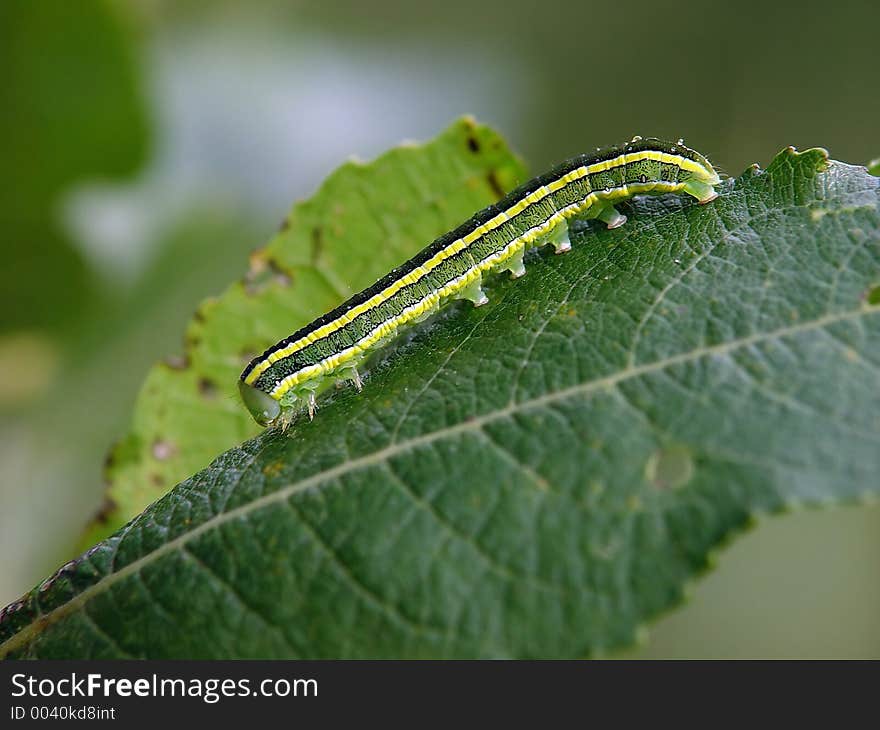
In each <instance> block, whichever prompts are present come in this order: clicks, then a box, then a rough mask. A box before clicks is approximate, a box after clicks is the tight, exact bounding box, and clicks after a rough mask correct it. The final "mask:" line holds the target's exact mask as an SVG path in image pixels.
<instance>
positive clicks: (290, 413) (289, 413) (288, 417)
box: [279, 408, 295, 433]
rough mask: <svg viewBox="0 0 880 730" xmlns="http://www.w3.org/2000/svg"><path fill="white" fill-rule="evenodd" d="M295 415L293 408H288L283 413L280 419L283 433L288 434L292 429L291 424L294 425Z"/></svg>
mask: <svg viewBox="0 0 880 730" xmlns="http://www.w3.org/2000/svg"><path fill="white" fill-rule="evenodd" d="M294 413H295V411H294V410H293V409H292V408H287V409H285V410H283V411H281V416H280V417H279V423H280V425H281V433H287V429H288V428H290V424H292V423H293V417H294Z"/></svg>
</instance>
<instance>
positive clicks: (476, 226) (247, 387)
mask: <svg viewBox="0 0 880 730" xmlns="http://www.w3.org/2000/svg"><path fill="white" fill-rule="evenodd" d="M719 183H720V178H719V176H718V173H717V172H716V171H715V169H714V168H713V167H712V165H711V164H710V163H709V161H708V160H707V159H706V158H705V157H704V156H703V155H701V154H699V153H698V152H696V151H694V150H692V149H690V148H688V147H685V146H684V144H683V143H682V141H681V140H679V141H678V142H675V143H670V142H663V141H662V140H659V139H653V138H650V139H643V138H641V137H634V138H633V139H632V141H630V142H628V143H626V144H623V145H617V146H613V147H608V148H605V149H597V150H596V152H593V153H588V154H583V155H578V156H576V157H572V158H571V159H569V160H566V161H565V162H562V163H561V164H559V165H557V166H556V167H554V168H553V169H552V170H550V171H549V172H548V173H546V174H544V175H540V176H538V177H536V178H534V179H532V180H530V181H529V182H527V183H525V184H524V185H521V186H520V187H518V188H517V189H516V190H514V191H512V192H511V193H509V194H508V195H506V196H505V197H504V198H502V199H501V200H500V201H499V202H498V203H495V204H494V205H490V206H489V207H487V208H485V209H483V210H481V211H479V212H478V213H476V214H475V215H474V216H473V217H472V218H470V219H469V220H467V221H466V222H464V223H462V224H461V225H460V226H459V227H458V228H455V229H454V230H452V231H450V232H449V233H446V234H445V235H443V236H440V238H438V239H437V240H435V241H434V242H433V243H431V244H430V245H429V246H427V247H425V248H424V249H422V250H421V251H420V252H419V253H417V254H416V255H415V256H413V258H411V259H410V260H409V261H407V262H406V263H404V264H403V265H402V266H400V267H399V268H396V269H394V270H393V271H391V272H390V273H389V274H387V275H386V276H385V277H383V278H382V279H380V280H379V281H377V282H376V283H375V284H373V285H372V286H371V287H369V288H367V289H364V290H363V291H362V292H360V293H358V294H355V295H354V296H352V297H351V298H350V299H349V300H348V301H346V302H343V303H342V304H341V305H339V306H338V307H337V308H336V309H334V310H333V311H331V312H328V313H327V314H325V315H323V316H322V317H319V318H318V319H316V320H315V321H314V322H312V323H311V324H308V325H306V326H305V327H303V328H302V329H300V330H297V331H296V332H294V333H293V334H292V335H290V336H289V337H285V338H284V339H283V340H281V341H280V342H278V343H277V344H275V345H273V346H272V347H270V348H269V349H268V350H266V351H265V352H264V353H263V354H262V355H260V356H259V357H255V358H254V359H253V360H251V362H250V363H249V364H248V366H247V367H246V368H245V369H244V371H243V372H242V374H241V377H240V378H239V382H238V386H239V391H240V394H241V399H242V401H243V402H244V405H245V406H246V407H247V409H248V411H249V412H250V414H251V415H252V416H253V418H254V420H255V421H256V422H257V423H258V424H260V425H261V426H278V425H280V426H281V427H282V428H284V429H286V428H287V427H288V426H289V425H290V423H291V422H292V420H293V416H294V414H295V412H296V411H297V410H299V409H301V408H302V405H303V403H304V402H305V403H307V404H308V412H309V417H310V418H312V417H314V412H315V395H316V393H317V392H318V391H319V390H321V389H322V387H323V386H324V385H326V384H328V383H329V382H332V381H339V380H351V381H353V382H354V385H355V387H357V389H358V390H360V389H361V387H362V383H361V378H360V375H359V373H358V365H359V364H360V363H361V362H362V361H363V359H364V358H365V357H366V356H367V355H369V354H371V353H372V352H373V351H374V350H376V349H377V348H378V347H379V346H381V345H382V344H383V343H385V342H386V341H388V340H389V339H390V338H392V337H393V336H394V335H395V334H396V333H397V332H398V331H399V330H400V328H401V327H403V326H405V325H407V324H410V323H414V322H418V321H421V320H423V319H425V318H426V317H428V316H430V315H431V314H433V313H434V312H435V311H437V309H438V308H439V307H440V305H441V304H442V303H443V302H444V301H447V300H450V299H453V298H455V299H469V300H470V301H471V302H473V303H474V305H476V306H480V305H481V304H485V303H486V302H487V301H488V299H487V298H486V295H485V293H484V292H483V289H482V279H483V276H484V275H485V274H487V273H489V272H491V271H509V272H510V274H511V276H512V277H513V278H518V277H520V276H522V275H523V274H525V266H524V265H523V254H524V253H525V251H526V250H527V249H528V248H530V247H532V246H539V245H544V244H549V245H552V246H553V247H554V249H555V250H556V253H559V254H561V253H565V252H566V251H568V250H570V249H571V242H570V240H569V234H568V221H569V220H570V219H572V218H574V217H576V216H577V217H580V218H596V219H598V220H600V221H602V222H603V223H605V224H606V225H607V226H608V228H617V227H618V226H621V225H623V224H624V223H625V222H626V216H624V215H622V214H621V213H620V212H618V210H617V209H616V208H615V205H616V204H617V203H619V202H621V201H624V200H627V199H629V198H631V197H633V196H634V195H643V194H648V193H653V194H662V193H686V194H688V195H691V196H693V197H694V198H696V199H697V201H698V202H699V203H701V204H702V203H708V202H710V201H712V200H714V199H715V198H716V197H717V195H718V194H717V193H716V192H715V188H714V186H715V185H718V184H719Z"/></svg>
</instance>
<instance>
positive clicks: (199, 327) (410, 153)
mask: <svg viewBox="0 0 880 730" xmlns="http://www.w3.org/2000/svg"><path fill="white" fill-rule="evenodd" d="M524 177H525V170H524V168H523V165H522V163H521V162H520V161H519V160H518V159H517V158H516V157H515V156H514V155H513V154H512V153H511V152H510V150H509V149H508V147H507V145H506V144H505V143H504V141H503V139H502V138H501V137H500V136H499V135H498V134H497V133H496V132H494V131H493V130H491V129H489V128H488V127H485V126H483V125H478V124H476V123H475V122H474V121H473V120H471V119H467V118H465V119H461V120H459V121H457V122H456V123H454V124H453V125H452V126H451V127H449V129H447V130H446V131H445V132H443V133H442V134H441V135H439V136H438V137H437V138H436V139H434V140H433V141H431V142H430V143H428V144H425V145H421V146H417V145H412V144H410V145H405V146H402V147H399V148H396V149H393V150H391V151H390V152H388V153H386V154H385V155H383V156H382V157H380V158H379V159H377V160H376V161H374V162H371V163H369V164H363V163H359V162H354V161H352V162H349V163H347V164H345V165H343V166H342V167H340V168H339V169H338V170H336V172H334V173H333V174H332V175H330V177H328V178H327V180H326V181H325V182H324V184H323V185H322V186H321V188H320V189H319V190H318V191H317V192H316V193H315V195H314V196H313V197H312V198H310V199H308V200H305V201H303V202H300V203H297V204H296V205H295V206H294V207H293V210H292V211H291V213H290V215H289V216H288V218H287V220H285V222H284V224H283V226H282V230H281V231H279V233H278V234H277V235H276V236H275V238H274V239H273V240H272V241H271V242H270V243H269V244H268V245H267V246H265V247H264V248H262V249H261V250H259V251H256V252H255V253H254V254H253V256H252V257H251V264H250V270H249V272H248V273H247V275H246V276H245V278H244V279H243V280H242V281H239V282H236V283H235V284H233V285H232V286H231V287H229V289H228V290H227V291H226V292H225V293H224V294H223V295H222V296H220V297H218V298H216V299H210V300H208V301H206V302H204V303H203V305H202V306H201V307H200V308H199V310H198V312H196V315H195V317H194V318H193V320H192V322H191V323H190V325H189V327H188V329H187V333H186V343H185V350H184V356H183V357H182V358H179V359H177V358H176V359H172V360H169V361H168V362H166V363H161V364H159V365H156V366H155V367H154V368H153V369H152V370H151V371H150V373H149V375H148V376H147V379H146V382H145V383H144V386H143V388H142V389H141V392H140V395H139V396H138V401H137V404H136V406H135V410H134V416H133V418H132V427H131V431H130V432H129V434H128V435H127V436H126V437H125V438H124V439H122V441H121V442H120V443H119V444H118V445H117V446H116V447H115V448H114V450H113V453H112V454H111V455H110V458H109V459H108V465H107V470H106V478H107V482H108V484H109V487H108V492H107V502H106V505H105V507H104V508H103V509H102V510H101V512H100V513H99V515H98V516H97V517H96V518H95V521H94V522H93V524H92V525H91V527H90V529H89V530H88V532H87V534H86V535H85V538H84V542H83V549H85V548H86V547H88V546H89V545H92V544H93V543H95V542H96V541H98V540H99V539H102V538H104V537H107V536H108V535H110V534H111V533H113V532H115V531H116V530H117V529H118V528H119V527H121V526H122V525H123V524H125V523H126V522H128V520H130V519H131V518H132V517H134V516H135V515H137V514H138V513H139V512H141V510H143V509H144V507H146V506H147V505H148V504H149V503H150V502H152V501H153V500H155V499H158V498H159V497H161V496H162V495H163V494H165V493H166V492H167V491H168V489H169V488H170V487H172V486H173V485H174V484H176V483H177V482H179V481H181V480H182V479H185V478H186V477H188V476H189V475H190V474H192V473H193V472H195V471H197V470H199V469H202V468H204V467H205V466H206V465H207V464H208V463H209V462H210V461H211V459H213V458H214V457H215V456H216V455H217V454H219V453H220V452H222V451H224V450H225V449H228V448H230V447H232V446H234V445H235V444H238V443H240V442H241V441H242V440H244V439H245V438H247V437H249V436H253V435H254V434H256V433H257V432H258V431H259V428H258V427H257V425H256V424H255V423H254V422H253V420H252V419H251V417H250V415H248V413H247V412H246V411H245V410H244V409H243V408H242V407H241V404H240V403H239V399H238V390H237V387H236V384H237V382H238V375H239V373H240V372H241V370H242V368H243V367H244V366H245V365H246V364H247V362H248V361H249V360H250V359H251V357H253V356H254V355H255V354H257V353H259V352H262V351H263V350H264V349H265V348H267V347H268V346H269V345H271V344H272V343H274V342H276V341H277V340H278V339H280V338H281V337H282V336H283V335H285V334H289V333H290V332H292V331H294V330H296V329H298V328H299V327H301V326H303V325H305V324H307V323H308V322H310V321H311V320H313V319H314V318H315V317H318V316H319V315H321V314H323V313H324V312H326V311H328V310H329V309H332V308H333V307H334V306H336V305H337V304H339V303H340V302H342V301H343V300H344V299H346V298H347V297H349V296H350V295H351V294H353V293H354V292H356V291H359V290H361V289H363V288H365V287H367V286H369V285H370V284H372V283H373V282H374V281H376V279H378V278H379V277H380V276H382V275H383V274H384V273H386V272H387V271H388V270H389V269H391V268H392V267H394V266H397V265H399V264H400V263H402V262H403V261H405V260H406V259H408V258H409V257H410V256H412V255H413V254H414V253H415V252H416V251H418V250H419V249H420V248H422V247H423V246H424V245H425V243H426V242H427V241H431V240H433V239H434V238H435V237H437V236H439V235H440V234H441V233H445V232H446V231H447V230H449V229H450V228H452V227H454V226H455V225H457V224H458V223H460V222H461V221H462V220H464V219H465V218H467V217H468V216H469V215H470V214H471V213H473V211H474V210H477V209H479V208H483V207H485V206H486V205H488V204H489V203H492V202H494V201H495V200H497V199H498V198H499V197H500V196H501V195H502V194H503V191H504V190H507V189H509V188H511V187H513V186H514V185H515V184H516V183H517V182H520V181H522V179H523V178H524Z"/></svg>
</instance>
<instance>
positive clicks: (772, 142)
mask: <svg viewBox="0 0 880 730" xmlns="http://www.w3.org/2000/svg"><path fill="white" fill-rule="evenodd" d="M786 5H787V4H786V3H767V2H757V1H754V0H746V1H742V2H738V3H729V2H707V1H706V0H703V1H702V2H689V1H686V0H681V1H680V2H677V3H674V4H673V3H656V2H652V1H651V0H631V1H630V2H628V3H607V2H606V3H597V2H590V1H585V2H555V1H552V0H547V1H545V2H542V3H532V2H527V1H526V0H506V1H505V2H500V1H497V0H488V1H487V0H484V1H483V2H472V1H471V2H463V1H461V0H447V1H446V2H444V3H442V4H437V5H431V4H428V3H412V2H404V1H403V0H372V1H371V2H356V1H355V0H341V1H337V2H332V3H328V2H312V1H306V0H303V1H302V2H280V1H278V2H272V1H263V2H244V0H237V1H234V0H227V1H222V0H220V1H215V2H194V1H190V2H181V1H180V0H140V1H137V0H130V1H129V2H121V1H117V2H113V1H112V0H76V2H69V1H68V0H3V1H2V3H0V68H2V69H3V71H4V74H3V75H4V79H3V83H2V84H0V161H2V165H3V171H4V172H5V179H4V181H3V182H2V184H0V223H2V227H0V246H2V252H3V262H4V265H3V267H2V270H0V300H2V307H0V555H2V556H3V560H2V562H0V605H2V604H5V603H7V602H9V601H11V600H13V599H15V598H16V597H17V596H18V595H19V594H21V593H23V592H24V591H25V590H27V589H29V588H30V587H31V586H32V585H33V584H35V583H36V582H37V581H38V580H39V579H40V578H41V577H42V576H43V575H44V574H45V573H47V572H49V571H50V570H51V569H52V568H53V567H54V566H56V565H57V564H59V563H61V562H63V561H64V560H66V559H68V558H69V557H71V555H72V551H73V546H74V544H75V542H76V539H77V537H78V536H79V534H80V531H81V529H82V526H83V525H84V524H85V522H86V521H87V520H88V518H89V517H90V516H91V515H92V514H93V513H94V511H95V510H96V509H97V507H98V506H99V505H100V503H101V493H102V483H101V470H102V461H103V458H104V455H105V454H106V451H107V449H108V447H109V445H110V444H111V443H112V442H113V441H114V440H115V439H118V438H119V437H121V436H122V435H123V434H124V433H125V431H126V428H127V424H128V419H129V416H130V412H131V407H132V404H133V402H134V398H135V396H136V393H137V390H138V386H139V384H140V382H141V381H142V379H143V377H144V375H145V373H146V371H147V369H148V368H149V366H150V365H151V364H152V363H153V362H154V361H155V360H157V359H160V358H163V357H166V356H170V355H174V354H175V353H179V352H180V350H181V337H182V333H183V328H184V325H185V323H186V321H187V320H188V319H189V317H190V315H191V313H192V311H193V310H194V308H195V305H196V303H197V302H198V301H199V300H200V299H202V298H203V297H205V296H207V295H209V294H212V293H217V292H219V291H221V290H222V289H223V288H224V287H225V285H226V284H227V283H229V282H230V281H231V280H232V279H233V278H235V277H237V276H239V275H240V274H241V273H242V272H243V271H244V268H245V265H246V259H247V255H248V252H249V251H250V250H251V249H253V248H255V247H256V246H258V245H260V244H262V243H263V242H265V241H266V240H267V239H268V237H269V235H270V234H271V233H272V232H273V230H274V229H275V228H276V227H277V225H278V223H279V222H280V221H281V219H282V217H283V216H284V214H285V213H286V211H287V209H288V207H289V205H290V204H291V203H292V202H293V201H294V200H295V199H297V198H299V197H302V196H305V195H308V194H309V193H310V192H311V191H312V190H314V188H315V187H316V186H317V185H318V184H319V183H320V181H321V180H322V179H323V177H324V176H325V175H326V174H327V173H329V172H330V171H331V170H332V169H333V168H335V167H336V166H337V165H338V164H340V163H341V162H342V161H343V160H344V159H345V158H347V157H349V156H351V155H357V156H359V157H363V158H369V157H372V156H374V155H376V154H378V153H379V152H381V151H382V150H384V149H386V148H387V147H389V146H391V145H394V144H396V143H398V142H400V141H402V140H404V139H413V138H415V139H424V138H428V137H430V136H433V135H434V134H436V133H437V132H439V131H440V130H441V129H443V128H444V127H445V126H446V125H447V124H448V123H449V122H450V121H451V120H452V119H453V118H455V117H458V116H460V115H461V114H464V113H472V114H474V115H475V116H476V117H477V118H478V119H480V120H481V121H485V122H488V123H490V124H492V125H493V126H495V127H497V128H499V129H500V130H501V131H502V132H504V133H505V135H506V136H507V138H508V139H509V141H510V142H511V144H512V145H513V146H514V147H515V148H516V149H517V150H519V152H520V153H521V154H522V155H523V156H524V157H525V159H526V160H527V161H528V163H529V165H530V168H531V169H532V170H533V171H535V172H539V171H542V170H543V169H544V168H546V167H549V166H550V165H551V164H552V163H554V162H556V161H558V160H560V159H562V158H564V157H567V156H569V155H572V154H575V153H578V152H581V151H584V150H587V149H589V148H591V147H595V146H597V145H603V144H609V143H613V142H619V141H622V140H624V139H627V138H629V137H630V136H632V135H633V134H636V133H638V134H643V135H655V136H661V137H669V138H673V139H675V138H678V137H680V136H683V137H684V138H685V140H686V141H687V142H688V143H689V144H692V145H693V146H694V147H696V148H697V149H699V150H701V151H703V152H705V153H707V154H708V155H709V156H710V157H711V158H712V159H713V161H715V162H717V163H719V164H720V165H721V167H722V168H723V169H725V170H726V171H727V172H728V173H730V174H734V175H735V174H739V173H740V172H741V171H742V170H743V169H744V168H745V167H746V166H747V165H748V164H750V163H752V162H755V161H757V162H760V163H762V164H766V163H767V162H769V160H770V159H771V157H772V156H773V155H774V153H775V152H777V151H778V150H779V149H780V148H781V147H783V146H785V145H789V144H791V145H795V146H797V147H809V146H816V145H819V146H824V147H826V148H828V149H829V150H830V151H831V154H832V156H833V157H835V158H836V159H839V160H843V161H847V162H852V163H858V164H862V163H864V162H866V161H867V160H868V159H870V158H873V157H877V156H878V154H880V141H878V139H877V135H876V127H877V119H878V118H880V96H878V95H877V93H876V89H877V82H878V70H880V64H878V63H877V45H876V29H877V27H878V21H880V6H877V5H876V4H872V3H867V2H855V1H853V2H850V1H847V0H838V1H837V2H834V3H810V4H803V3H796V4H795V3H793V4H791V5H790V7H786ZM872 89H873V91H872ZM878 478H880V477H878ZM878 557H880V508H878V506H868V507H864V506H863V507H841V508H837V509H834V510H829V511H824V512H804V513H800V514H795V515H791V516H787V517H785V518H777V519H771V520H767V521H766V522H765V523H763V524H761V526H760V527H759V529H757V530H756V531H754V532H752V533H751V534H749V535H747V536H746V537H744V538H742V539H740V540H738V541H737V542H736V543H735V544H734V545H733V547H732V548H731V549H729V550H727V551H724V552H723V553H721V555H720V558H719V565H718V569H717V571H716V572H714V573H712V574H711V575H710V576H709V577H708V578H707V579H705V580H703V581H701V582H700V583H698V584H697V585H696V586H695V588H694V592H693V597H692V600H691V602H690V604H689V605H688V606H687V607H686V608H685V609H684V610H680V611H678V612H675V613H673V614H671V615H670V616H668V617H666V618H664V619H662V620H661V621H660V622H658V623H657V624H656V625H655V626H654V627H653V628H652V630H651V637H650V642H649V643H648V645H647V646H645V647H642V648H640V649H637V650H633V651H631V652H628V653H627V656H658V657H659V656H693V657H698V656H700V657H702V656H726V657H738V656H768V657H769V656H816V657H818V656H852V657H856V656H858V657H878V656H880V621H878V617H880V570H878V567H880V566H878Z"/></svg>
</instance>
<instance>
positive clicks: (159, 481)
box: [150, 471, 165, 487]
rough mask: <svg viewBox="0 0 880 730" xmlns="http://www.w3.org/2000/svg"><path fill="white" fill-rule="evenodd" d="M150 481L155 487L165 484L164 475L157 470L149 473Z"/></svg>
mask: <svg viewBox="0 0 880 730" xmlns="http://www.w3.org/2000/svg"><path fill="white" fill-rule="evenodd" d="M150 481H151V482H153V484H154V485H155V486H157V487H161V486H163V485H164V484H165V477H163V476H162V475H161V474H160V473H159V472H156V471H154V472H153V473H152V474H150Z"/></svg>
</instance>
